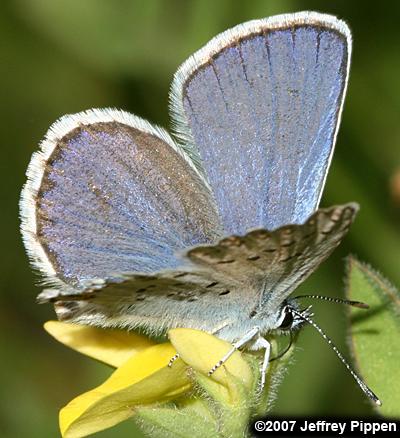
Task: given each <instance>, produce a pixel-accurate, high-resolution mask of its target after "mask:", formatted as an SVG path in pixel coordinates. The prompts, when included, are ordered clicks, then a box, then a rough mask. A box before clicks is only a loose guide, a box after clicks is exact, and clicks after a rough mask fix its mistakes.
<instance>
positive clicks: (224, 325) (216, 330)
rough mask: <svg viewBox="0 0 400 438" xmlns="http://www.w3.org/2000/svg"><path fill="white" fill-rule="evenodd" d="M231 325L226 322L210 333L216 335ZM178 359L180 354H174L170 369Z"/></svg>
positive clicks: (169, 365) (169, 364)
mask: <svg viewBox="0 0 400 438" xmlns="http://www.w3.org/2000/svg"><path fill="white" fill-rule="evenodd" d="M230 323H231V321H224V322H223V323H222V324H221V325H219V326H217V327H215V328H214V329H213V330H212V331H211V332H210V333H211V334H212V335H215V334H216V333H218V332H219V331H220V330H222V329H223V328H225V327H226V326H227V325H229V324H230ZM176 359H179V353H176V354H174V355H173V356H172V357H171V359H170V360H169V362H168V368H171V367H172V365H173V363H174V362H175V361H176Z"/></svg>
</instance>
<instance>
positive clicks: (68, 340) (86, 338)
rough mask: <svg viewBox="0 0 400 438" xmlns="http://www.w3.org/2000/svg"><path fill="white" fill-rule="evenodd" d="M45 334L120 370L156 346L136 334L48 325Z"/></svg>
mask: <svg viewBox="0 0 400 438" xmlns="http://www.w3.org/2000/svg"><path fill="white" fill-rule="evenodd" d="M44 328H45V330H46V331H47V332H48V333H49V334H50V335H51V336H53V337H54V338H56V339H57V341H59V342H61V343H62V344H64V345H67V346H68V347H70V348H73V349H74V350H77V351H79V352H80V353H83V354H86V355H87V356H90V357H92V358H94V359H97V360H99V361H101V362H104V363H106V364H108V365H111V366H113V367H116V368H117V367H119V366H120V365H122V364H123V363H124V362H126V361H127V360H128V359H129V358H130V357H131V356H133V355H134V354H136V353H138V352H140V351H142V350H144V349H146V348H148V347H150V346H152V345H155V344H156V343H155V342H153V341H151V340H150V339H148V338H146V337H145V336H141V335H138V334H136V333H133V332H128V331H124V330H114V329H101V328H97V327H90V326H86V325H79V324H70V323H67V322H60V321H47V322H46V323H45V324H44Z"/></svg>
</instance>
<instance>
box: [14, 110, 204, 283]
mask: <svg viewBox="0 0 400 438" xmlns="http://www.w3.org/2000/svg"><path fill="white" fill-rule="evenodd" d="M104 122H119V123H122V124H125V125H127V126H131V127H133V128H136V129H139V130H141V131H143V132H145V133H148V134H151V135H154V136H156V137H158V138H159V139H161V140H162V141H164V142H165V143H167V144H168V145H169V146H171V147H172V149H173V150H174V151H175V152H177V153H178V154H179V155H180V156H181V157H182V158H183V159H184V160H185V161H186V162H187V163H188V164H189V165H190V166H191V168H193V169H194V170H195V172H196V174H197V175H198V177H199V179H200V180H201V181H202V182H203V183H204V185H205V186H206V188H208V190H210V188H209V185H208V183H207V182H206V180H205V179H204V178H203V176H202V175H201V174H200V172H199V171H198V169H197V167H196V166H195V165H194V163H193V161H192V160H191V159H190V157H189V156H188V155H187V153H186V152H185V151H184V150H182V148H180V147H179V146H178V145H177V144H176V143H175V142H174V140H173V139H172V138H171V136H170V135H169V134H168V132H167V131H166V130H165V129H163V128H161V127H159V126H156V125H152V124H151V123H149V122H148V121H147V120H144V119H142V118H140V117H137V116H135V115H133V114H130V113H127V112H125V111H121V110H117V109H112V108H105V109H90V110H87V111H83V112H80V113H77V114H71V115H65V116H63V117H61V118H60V119H58V120H57V121H56V122H55V123H53V124H52V125H51V127H50V128H49V130H48V131H47V133H46V136H45V138H44V140H43V141H42V142H41V143H40V149H39V151H37V152H35V153H34V154H33V155H32V158H31V161H30V163H29V166H28V169H27V171H26V176H27V182H26V183H25V185H24V187H23V189H22V192H21V198H20V202H19V207H20V218H21V233H22V238H23V241H24V244H25V248H26V251H27V253H28V256H29V259H30V261H31V264H32V265H33V267H34V268H35V269H37V270H38V271H40V272H41V273H42V274H43V275H44V276H45V278H44V279H43V283H44V284H46V285H49V286H53V287H57V288H65V287H66V286H68V285H66V284H65V283H64V282H63V281H62V280H61V279H59V278H58V277H57V271H56V270H55V269H54V266H53V264H52V263H51V261H50V259H49V257H48V256H47V254H46V252H45V250H44V248H43V247H42V245H41V243H40V242H39V240H38V238H37V222H36V200H37V195H38V192H39V190H40V187H41V184H42V179H43V175H44V172H45V169H46V164H47V160H48V159H49V158H50V156H51V155H52V153H53V151H54V150H55V149H56V147H57V145H58V144H59V142H60V140H61V139H62V138H63V137H65V136H66V135H67V134H68V133H70V132H71V131H72V130H74V129H76V128H77V127H79V126H82V125H91V124H96V123H104ZM210 192H211V190H210ZM68 287H70V286H68Z"/></svg>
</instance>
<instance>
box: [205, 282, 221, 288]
mask: <svg viewBox="0 0 400 438" xmlns="http://www.w3.org/2000/svg"><path fill="white" fill-rule="evenodd" d="M217 284H218V281H213V282H212V283H210V284H208V285H207V286H206V288H207V289H209V288H210V287H214V286H216V285H217Z"/></svg>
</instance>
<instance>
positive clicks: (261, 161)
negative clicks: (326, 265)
mask: <svg viewBox="0 0 400 438" xmlns="http://www.w3.org/2000/svg"><path fill="white" fill-rule="evenodd" d="M350 55H351V34H350V31H349V28H348V27H347V25H346V24H345V23H344V22H343V21H340V20H338V19H336V18H335V17H332V16H329V15H323V14H319V13H315V12H301V13H295V14H289V15H279V16H274V17H270V18H266V19H259V20H254V21H250V22H247V23H244V24H240V25H238V26H236V27H234V28H232V29H230V30H227V31H225V32H223V33H221V34H220V35H218V36H216V37H215V38H213V39H212V40H211V41H210V42H209V43H208V44H206V45H205V46H204V47H203V48H202V49H200V50H199V51H198V52H196V53H195V54H194V55H192V56H191V57H190V58H189V59H188V60H187V61H186V62H184V63H183V64H182V66H181V67H180V68H179V69H178V71H177V73H176V74H175V76H174V80H173V83H172V87H171V93H170V110H171V117H172V125H173V129H174V136H173V137H172V136H170V135H169V134H168V133H167V132H166V131H165V130H164V129H162V128H160V127H157V126H154V125H152V124H150V123H149V122H147V121H145V120H143V119H141V118H139V117H137V116H134V115H131V114H128V113H126V112H124V111H119V110H115V109H92V110H89V111H85V112H81V113H78V114H74V115H67V116H64V117H62V118H61V119H59V120H58V121H57V122H56V123H55V124H54V125H52V126H51V128H50V129H49V131H48V133H47V135H46V137H45V139H44V140H43V142H42V143H41V147H40V151H39V152H36V153H34V155H33V157H32V160H31V162H30V164H29V167H28V171H27V177H28V179H27V183H26V185H25V186H24V188H23V192H22V196H21V203H20V206H21V218H22V227H21V228H22V235H23V239H24V243H25V246H26V249H27V252H28V254H29V257H30V259H31V262H32V264H33V266H34V267H35V268H36V269H38V270H39V271H40V273H41V274H43V277H44V283H45V284H46V285H47V287H46V289H45V290H44V291H43V292H42V293H41V294H40V295H39V300H40V301H42V302H53V303H55V309H56V312H57V315H58V317H59V319H61V320H64V321H70V322H76V323H81V324H90V325H96V326H101V327H120V328H127V329H136V328H141V329H144V330H146V331H147V332H148V333H150V334H160V333H165V332H166V331H167V330H168V329H171V328H173V327H187V328H195V329H200V330H205V331H207V332H210V333H214V334H215V335H216V336H218V337H220V338H221V339H225V340H227V341H229V342H231V343H232V344H233V347H232V350H231V351H230V352H229V353H228V354H227V356H226V357H224V358H221V361H220V362H219V363H218V364H216V365H215V367H214V368H213V369H212V370H210V373H211V372H213V371H215V369H217V368H218V366H220V365H221V364H222V363H224V361H226V360H228V358H229V356H230V354H232V353H233V352H234V351H235V350H236V349H238V348H241V347H247V348H250V349H255V350H257V349H264V350H265V354H264V360H263V364H262V384H263V382H264V380H265V372H266V369H267V366H268V362H269V353H270V344H269V342H268V340H267V339H266V337H265V335H267V334H269V333H274V332H276V331H285V330H286V331H290V330H293V329H295V328H296V327H300V326H301V325H302V324H303V323H304V322H309V323H310V324H315V323H314V322H313V320H312V319H311V316H312V315H311V312H310V310H309V308H307V309H301V307H300V304H299V302H298V300H296V299H292V298H289V296H290V294H291V293H292V292H293V291H294V290H295V289H296V287H297V286H298V285H299V284H300V283H302V282H303V281H304V280H305V279H306V278H307V277H308V276H309V275H310V274H311V273H312V272H314V271H315V269H316V268H317V267H318V266H319V265H320V263H321V262H322V261H323V260H324V259H326V258H327V257H328V256H329V255H330V253H331V252H332V251H333V250H334V248H335V247H336V246H337V245H338V244H339V243H340V241H341V240H342V238H343V237H344V236H345V234H346V233H347V231H348V229H349V226H350V225H351V223H352V222H353V220H354V218H355V215H356V213H357V211H358V206H357V204H355V203H349V204H345V205H338V206H333V207H330V208H321V209H318V205H319V201H320V198H321V194H322V190H323V187H324V184H325V179H326V176H327V171H328V168H329V165H330V161H331V158H332V154H333V149H334V143H335V139H336V134H337V130H338V125H339V122H340V118H341V112H342V106H343V100H344V97H345V93H346V87H347V80H348V74H349V67H350ZM149 98H150V95H149ZM352 304H354V305H357V303H352ZM358 305H361V304H360V303H358ZM324 336H325V337H326V335H324ZM335 351H337V350H336V349H335ZM337 353H338V352H337ZM338 354H339V356H340V357H341V355H340V353H338ZM341 358H342V357H341ZM342 359H343V358H342ZM343 360H344V359H343ZM346 366H347V367H348V368H349V366H348V365H347V364H346ZM351 372H352V374H353V377H355V378H356V380H357V382H358V383H359V385H360V386H361V387H362V389H363V390H364V391H365V392H366V393H367V395H369V396H370V397H371V398H372V399H374V400H375V401H376V400H378V399H377V398H376V396H375V395H374V394H373V393H372V392H371V391H370V390H369V388H367V387H366V386H365V384H364V383H363V382H361V380H360V379H359V378H358V376H356V375H355V373H354V372H353V371H351ZM360 382H361V383H360ZM363 385H364V386H363Z"/></svg>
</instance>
